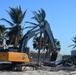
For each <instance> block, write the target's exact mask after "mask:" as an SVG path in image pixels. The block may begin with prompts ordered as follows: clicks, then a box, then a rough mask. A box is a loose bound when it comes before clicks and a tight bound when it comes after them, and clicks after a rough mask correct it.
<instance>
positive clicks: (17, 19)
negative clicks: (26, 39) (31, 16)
mask: <svg viewBox="0 0 76 75" xmlns="http://www.w3.org/2000/svg"><path fill="white" fill-rule="evenodd" d="M9 8H10V10H9V11H7V12H8V14H9V16H10V18H11V20H12V22H10V21H9V20H7V19H5V18H2V19H1V20H3V21H6V22H7V23H9V25H10V26H11V29H10V31H9V32H8V34H7V36H8V38H9V39H8V40H7V41H6V42H7V43H8V44H12V45H14V47H17V46H18V43H19V41H20V40H21V38H22V30H23V28H22V27H21V23H22V21H23V19H24V17H25V14H26V11H24V12H22V9H21V7H20V6H19V7H16V8H13V7H12V8H11V7H9ZM11 38H12V39H11Z"/></svg>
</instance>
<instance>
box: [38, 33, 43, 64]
mask: <svg viewBox="0 0 76 75" xmlns="http://www.w3.org/2000/svg"><path fill="white" fill-rule="evenodd" d="M41 39H42V33H40V44H39V50H38V64H39V62H40V50H41Z"/></svg>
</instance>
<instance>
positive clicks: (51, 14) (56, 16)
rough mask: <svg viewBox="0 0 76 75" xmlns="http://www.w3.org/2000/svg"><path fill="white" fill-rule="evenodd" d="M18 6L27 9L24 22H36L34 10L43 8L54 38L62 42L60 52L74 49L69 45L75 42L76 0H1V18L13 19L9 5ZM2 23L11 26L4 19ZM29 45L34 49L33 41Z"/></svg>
mask: <svg viewBox="0 0 76 75" xmlns="http://www.w3.org/2000/svg"><path fill="white" fill-rule="evenodd" d="M18 6H21V8H22V10H23V11H25V10H27V13H26V15H25V18H24V20H23V24H24V22H25V21H32V22H34V20H31V17H33V14H32V11H38V10H40V9H41V8H43V9H44V10H45V12H46V20H47V21H48V22H49V24H50V27H51V30H52V32H53V36H54V38H57V39H58V40H59V41H60V43H61V51H60V53H61V54H63V55H64V54H67V55H68V54H71V51H72V50H73V49H72V47H69V48H68V46H69V45H71V44H73V42H72V40H71V39H72V37H74V36H75V35H76V0H0V18H6V19H8V20H10V21H11V19H10V17H9V15H8V13H7V11H6V10H9V7H18ZM0 24H4V25H5V26H6V27H7V26H9V25H8V24H7V23H6V22H4V21H0ZM25 33H26V32H24V34H25ZM28 46H29V47H30V49H32V41H29V42H28Z"/></svg>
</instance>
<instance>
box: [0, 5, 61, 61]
mask: <svg viewBox="0 0 76 75" xmlns="http://www.w3.org/2000/svg"><path fill="white" fill-rule="evenodd" d="M9 9H10V10H9V11H7V13H8V14H9V16H10V18H11V21H9V20H8V19H6V18H1V19H0V20H2V21H5V22H7V23H8V24H9V25H10V26H11V27H5V26H4V25H0V40H1V39H4V38H5V40H6V44H7V45H13V46H14V47H17V46H18V45H19V42H20V40H21V38H22V37H23V30H24V29H26V28H31V29H32V30H33V29H36V28H40V27H41V26H40V23H43V24H45V21H46V19H45V18H46V13H45V11H44V10H43V9H41V10H38V12H36V11H33V12H32V13H33V15H34V16H33V17H32V19H34V20H35V21H36V23H34V22H29V21H26V22H25V23H29V24H31V26H27V27H22V21H23V19H24V18H25V15H26V12H27V10H25V11H24V12H23V11H22V9H21V6H19V7H16V8H13V7H9ZM37 39H38V40H37ZM45 39H46V40H45ZM33 40H34V41H33V46H35V44H37V46H35V47H34V48H35V49H37V50H38V58H39V55H40V50H41V49H47V50H49V51H52V50H50V49H51V48H50V47H51V44H50V42H49V38H48V37H47V34H46V32H44V33H40V35H36V36H35V37H34V38H33ZM2 41H3V40H2ZM42 41H43V42H42ZM55 44H56V46H57V50H60V49H61V45H60V41H59V40H57V39H55ZM49 53H50V52H49ZM38 61H39V59H38Z"/></svg>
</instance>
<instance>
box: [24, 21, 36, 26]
mask: <svg viewBox="0 0 76 75" xmlns="http://www.w3.org/2000/svg"><path fill="white" fill-rule="evenodd" d="M25 23H29V24H32V25H35V26H36V25H38V24H36V23H33V22H28V21H25Z"/></svg>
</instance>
